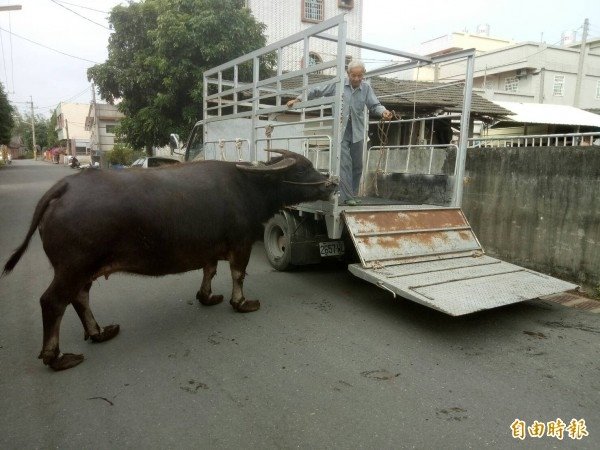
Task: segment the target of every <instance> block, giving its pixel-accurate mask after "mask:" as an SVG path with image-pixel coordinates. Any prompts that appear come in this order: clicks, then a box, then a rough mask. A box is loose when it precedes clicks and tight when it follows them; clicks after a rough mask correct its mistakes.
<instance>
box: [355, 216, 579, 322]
mask: <svg viewBox="0 0 600 450" xmlns="http://www.w3.org/2000/svg"><path fill="white" fill-rule="evenodd" d="M410 208H411V209H406V208H398V209H389V208H386V209H385V210H377V209H373V208H362V209H352V210H346V211H344V219H345V222H346V225H347V227H348V230H349V231H350V235H351V236H352V240H353V242H354V245H355V247H356V249H357V252H358V254H359V257H360V260H361V263H360V264H353V265H350V266H349V267H348V269H349V270H350V272H351V273H352V274H354V275H356V276H357V277H359V278H362V279H364V280H367V281H369V282H371V283H373V284H376V285H377V286H379V287H381V288H383V289H386V290H388V291H390V292H392V293H393V294H394V295H399V296H401V297H404V298H408V299H410V300H413V301H416V302H418V303H421V304H423V305H425V306H429V307H431V308H434V309H436V310H438V311H441V312H444V313H446V314H450V315H452V316H460V315H464V314H470V313H473V312H476V311H481V310H485V309H491V308H496V307H499V306H503V305H508V304H511V303H517V302H520V301H524V300H529V299H533V298H537V297H540V296H543V295H550V294H554V293H558V292H564V291H567V290H571V289H575V288H577V285H574V284H571V283H567V282H565V281H562V280H558V279H556V278H552V277H549V276H547V275H544V274H541V273H538V272H534V271H532V270H529V269H525V268H523V267H519V266H516V265H514V264H509V263H507V262H504V261H501V260H499V259H495V258H492V257H489V256H486V255H484V254H483V249H482V248H481V245H480V244H479V241H478V240H477V238H476V236H475V234H474V233H473V230H472V229H471V227H470V225H469V223H468V221H467V220H466V218H465V216H464V214H463V213H462V211H461V210H460V209H459V208H431V207H421V208H418V207H417V208H415V207H414V206H412V207H410Z"/></svg>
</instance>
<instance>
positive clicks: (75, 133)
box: [55, 102, 90, 140]
mask: <svg viewBox="0 0 600 450" xmlns="http://www.w3.org/2000/svg"><path fill="white" fill-rule="evenodd" d="M89 107H90V105H89V104H88V103H63V102H61V103H59V104H58V107H57V108H56V111H55V112H56V117H57V119H58V120H57V124H56V126H57V127H56V131H57V133H58V139H59V140H63V139H67V123H68V126H69V139H82V140H89V139H90V132H89V131H86V129H85V118H86V117H87V115H88V110H89ZM61 116H62V118H63V120H62V122H61Z"/></svg>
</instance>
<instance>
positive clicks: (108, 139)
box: [85, 102, 125, 157]
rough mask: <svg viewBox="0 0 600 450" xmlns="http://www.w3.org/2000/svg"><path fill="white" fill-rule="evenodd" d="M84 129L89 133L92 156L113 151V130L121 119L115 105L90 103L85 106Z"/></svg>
mask: <svg viewBox="0 0 600 450" xmlns="http://www.w3.org/2000/svg"><path fill="white" fill-rule="evenodd" d="M86 106H87V108H88V110H87V112H88V113H87V118H86V122H85V126H86V129H87V130H89V132H90V148H91V150H92V154H93V155H94V156H99V157H102V154H103V153H105V152H108V151H110V150H112V149H113V147H114V145H115V128H116V126H117V125H118V124H119V122H120V121H121V119H122V118H123V117H125V116H124V115H123V113H122V112H120V111H119V110H118V109H117V106H116V105H108V104H102V103H95V102H92V103H91V104H89V105H86Z"/></svg>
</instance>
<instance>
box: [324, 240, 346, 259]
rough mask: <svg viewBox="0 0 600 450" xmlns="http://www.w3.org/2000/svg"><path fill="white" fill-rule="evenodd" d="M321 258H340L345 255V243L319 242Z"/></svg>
mask: <svg viewBox="0 0 600 450" xmlns="http://www.w3.org/2000/svg"><path fill="white" fill-rule="evenodd" d="M319 251H320V252H321V256H339V255H343V254H344V241H330V242H319Z"/></svg>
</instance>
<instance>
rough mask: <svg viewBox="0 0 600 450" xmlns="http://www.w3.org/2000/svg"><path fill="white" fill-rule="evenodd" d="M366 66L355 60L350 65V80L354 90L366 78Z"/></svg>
mask: <svg viewBox="0 0 600 450" xmlns="http://www.w3.org/2000/svg"><path fill="white" fill-rule="evenodd" d="M365 72H366V69H365V65H364V63H363V62H362V61H358V60H355V59H353V60H352V61H350V63H349V64H348V79H349V80H350V84H351V85H352V87H353V88H354V89H356V88H357V87H359V86H360V82H361V81H362V80H363V78H364V76H365Z"/></svg>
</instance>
